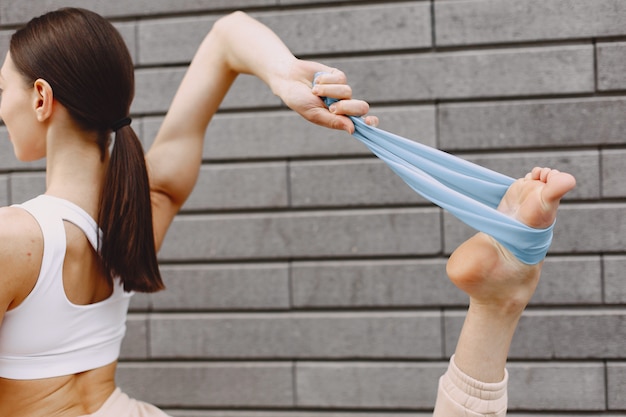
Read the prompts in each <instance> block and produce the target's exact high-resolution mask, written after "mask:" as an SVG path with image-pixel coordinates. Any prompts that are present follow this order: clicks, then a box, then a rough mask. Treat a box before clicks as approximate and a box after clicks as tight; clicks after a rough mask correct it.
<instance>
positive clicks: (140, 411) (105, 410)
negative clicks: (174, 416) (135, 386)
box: [82, 388, 170, 417]
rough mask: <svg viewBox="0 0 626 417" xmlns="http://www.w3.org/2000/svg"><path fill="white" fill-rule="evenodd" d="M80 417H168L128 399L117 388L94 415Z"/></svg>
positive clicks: (150, 406)
mask: <svg viewBox="0 0 626 417" xmlns="http://www.w3.org/2000/svg"><path fill="white" fill-rule="evenodd" d="M82 417H170V416H169V415H167V414H165V413H164V412H163V411H161V410H159V409H158V408H156V407H155V406H153V405H150V404H147V403H144V402H141V401H137V400H135V399H132V398H129V397H128V395H126V394H124V393H123V392H122V390H120V389H119V388H117V389H116V390H115V391H114V392H113V394H111V396H110V397H109V398H108V399H107V400H106V401H105V402H104V404H102V407H100V409H98V411H96V412H95V413H92V414H87V415H84V416H82Z"/></svg>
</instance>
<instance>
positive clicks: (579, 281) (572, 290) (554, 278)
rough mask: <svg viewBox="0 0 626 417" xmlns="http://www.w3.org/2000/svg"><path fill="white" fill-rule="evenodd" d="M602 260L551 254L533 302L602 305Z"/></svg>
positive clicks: (544, 267) (545, 264) (542, 272)
mask: <svg viewBox="0 0 626 417" xmlns="http://www.w3.org/2000/svg"><path fill="white" fill-rule="evenodd" d="M601 302H602V262H601V260H600V258H599V257H595V256H576V257H570V256H564V257H559V256H549V257H547V258H546V260H545V262H544V263H543V267H542V270H541V280H540V281H539V285H538V286H537V290H536V291H535V295H534V296H533V298H532V299H531V301H530V303H531V305H543V304H553V305H554V304H557V305H558V304H600V303H601Z"/></svg>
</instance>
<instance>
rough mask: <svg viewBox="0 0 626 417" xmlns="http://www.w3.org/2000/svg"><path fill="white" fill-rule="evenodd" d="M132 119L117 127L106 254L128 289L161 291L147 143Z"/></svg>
mask: <svg viewBox="0 0 626 417" xmlns="http://www.w3.org/2000/svg"><path fill="white" fill-rule="evenodd" d="M123 120H124V119H123ZM126 120H128V123H130V119H126ZM128 123H126V124H123V125H122V126H115V127H117V130H115V142H114V145H113V150H112V152H111V160H110V161H109V164H108V168H107V172H106V176H105V180H104V187H103V189H102V194H101V202H100V211H99V213H98V224H99V226H100V228H101V229H102V233H103V239H102V244H101V247H100V255H101V257H102V263H103V267H104V271H105V274H106V276H107V278H108V279H109V280H110V281H111V282H112V281H113V278H114V277H119V279H120V281H121V282H122V283H123V285H124V289H125V290H126V291H138V292H155V291H159V290H162V289H163V288H165V286H164V285H163V281H162V279H161V274H160V273H159V267H158V263H157V257H156V249H155V245H154V232H153V227H152V206H151V203H150V185H149V183H148V174H147V171H146V162H145V159H144V153H143V148H142V146H141V142H140V141H139V139H138V138H137V135H136V134H135V132H134V130H133V129H132V128H131V127H130V126H128Z"/></svg>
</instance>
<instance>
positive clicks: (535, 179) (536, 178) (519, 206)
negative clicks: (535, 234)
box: [447, 168, 576, 313]
mask: <svg viewBox="0 0 626 417" xmlns="http://www.w3.org/2000/svg"><path fill="white" fill-rule="evenodd" d="M575 185H576V180H575V179H574V177H573V176H571V175H570V174H566V173H563V172H559V171H557V170H553V169H549V168H534V169H533V170H532V171H531V172H529V173H528V174H527V175H526V176H525V177H524V178H521V179H519V180H517V181H515V182H514V183H513V184H512V185H511V187H509V189H508V190H507V192H506V194H505V195H504V198H503V199H502V201H501V202H500V205H499V207H498V210H499V211H501V212H503V213H505V214H507V215H509V216H511V217H514V218H516V219H518V220H520V221H521V222H523V223H525V224H526V225H528V226H531V227H535V228H545V227H549V226H550V225H551V224H552V223H553V222H554V219H555V218H556V212H557V208H558V206H559V203H560V200H561V198H562V197H563V196H564V195H565V194H566V193H567V192H568V191H570V190H571V189H573V188H574V186H575ZM542 263H543V262H540V263H539V264H537V265H527V264H524V263H522V262H521V261H519V260H518V259H517V258H515V256H513V255H512V254H511V253H510V252H509V251H508V250H507V249H505V248H504V247H503V246H502V245H500V244H499V243H498V242H497V241H496V240H495V239H493V238H492V237H491V236H488V235H486V234H484V233H478V234H476V235H474V236H473V237H472V238H470V239H468V240H467V241H465V242H464V243H463V244H462V245H461V246H459V247H458V248H457V249H456V250H455V251H454V253H452V255H451V256H450V259H449V260H448V265H447V272H448V276H449V277H450V280H451V281H452V282H453V283H454V284H455V285H456V286H457V287H458V288H459V289H461V290H463V291H464V292H466V293H467V294H468V295H469V296H470V302H471V303H474V304H478V305H483V306H489V307H493V308H496V309H498V310H500V311H501V312H511V313H515V312H521V311H522V310H523V309H524V307H526V305H527V304H528V301H529V300H530V297H532V295H533V293H534V291H535V288H536V286H537V283H538V281H539V274H540V272H541V265H542Z"/></svg>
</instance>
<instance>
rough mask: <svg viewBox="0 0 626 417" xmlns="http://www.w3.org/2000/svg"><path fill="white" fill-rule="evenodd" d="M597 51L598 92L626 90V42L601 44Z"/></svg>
mask: <svg viewBox="0 0 626 417" xmlns="http://www.w3.org/2000/svg"><path fill="white" fill-rule="evenodd" d="M597 50H598V52H597V60H598V90H600V91H609V90H624V89H626V76H625V75H624V72H623V71H622V69H623V68H624V65H626V42H615V43H600V44H598V46H597Z"/></svg>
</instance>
